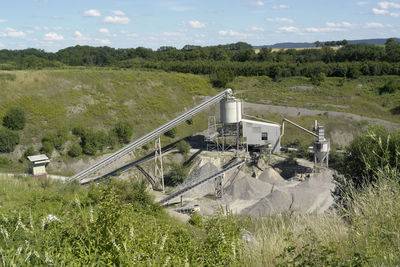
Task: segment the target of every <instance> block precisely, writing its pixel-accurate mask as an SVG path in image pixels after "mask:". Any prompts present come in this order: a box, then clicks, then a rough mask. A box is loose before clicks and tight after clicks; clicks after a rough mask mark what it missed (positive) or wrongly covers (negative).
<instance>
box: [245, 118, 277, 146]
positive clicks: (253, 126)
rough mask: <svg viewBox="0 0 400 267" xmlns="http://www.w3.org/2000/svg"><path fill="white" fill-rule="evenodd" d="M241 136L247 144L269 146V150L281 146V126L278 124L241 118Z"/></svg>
mask: <svg viewBox="0 0 400 267" xmlns="http://www.w3.org/2000/svg"><path fill="white" fill-rule="evenodd" d="M242 127H243V137H245V138H246V143H247V145H248V146H269V144H270V146H271V152H273V153H279V152H280V148H281V143H280V136H281V126H280V125H279V124H274V123H267V122H260V121H252V120H245V119H242Z"/></svg>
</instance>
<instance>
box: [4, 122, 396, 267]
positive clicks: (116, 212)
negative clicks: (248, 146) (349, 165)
mask: <svg viewBox="0 0 400 267" xmlns="http://www.w3.org/2000/svg"><path fill="white" fill-rule="evenodd" d="M385 136H386V133H385V132H382V131H381V129H379V128H378V129H377V128H373V129H370V130H369V131H368V132H367V133H365V134H363V135H362V136H361V137H360V138H359V139H356V140H355V141H354V143H360V142H361V143H363V144H364V145H366V146H367V147H370V146H375V147H376V148H378V149H381V150H382V151H381V152H382V153H380V152H379V151H376V150H374V148H372V151H375V155H376V156H375V157H369V156H367V157H361V158H363V159H362V160H364V161H365V162H364V165H363V166H365V167H366V168H368V166H373V164H375V163H376V161H378V163H379V164H381V165H380V166H377V167H376V168H374V169H373V171H371V172H364V173H365V175H366V177H369V179H366V181H370V182H369V183H363V184H362V185H361V186H359V187H357V188H356V187H354V186H353V185H351V184H350V185H349V186H347V187H342V189H343V190H344V192H345V194H343V197H344V198H345V202H344V203H346V205H345V206H342V205H341V204H340V203H338V205H337V207H336V209H335V210H334V211H332V212H331V213H326V214H322V215H321V214H320V215H318V214H308V215H301V214H295V213H293V214H288V213H282V214H277V215H272V216H269V217H266V218H256V217H244V216H233V215H231V214H229V213H228V214H227V215H222V213H219V214H217V215H215V216H200V215H198V214H194V215H193V216H192V217H191V219H190V221H189V223H188V224H183V223H180V222H177V221H175V220H174V219H172V218H170V217H168V216H167V215H166V214H165V213H164V211H163V209H162V208H161V207H160V206H158V205H157V204H154V202H153V201H152V199H151V197H150V196H149V195H148V193H147V192H146V184H145V183H137V182H132V181H115V180H112V179H110V180H107V181H104V182H103V183H100V184H91V185H90V186H88V187H81V186H79V185H78V184H69V185H65V184H59V183H57V182H54V181H49V180H36V179H31V178H27V177H25V178H21V177H17V178H5V177H1V176H0V204H1V205H0V247H1V249H0V258H1V261H2V263H3V265H29V264H31V265H61V264H64V265H98V264H101V265H139V266H141V265H155V266H159V265H173V266H181V265H185V264H189V265H193V266H396V265H398V264H399V262H400V255H399V253H398V251H399V250H400V242H399V241H400V239H399V236H400V184H399V179H400V176H399V161H395V162H394V165H393V164H392V163H390V161H385V159H386V156H387V155H389V154H390V155H397V156H398V155H399V146H396V147H395V148H394V149H395V153H394V154H392V153H391V152H390V151H391V149H392V148H391V146H390V145H389V146H386V143H385V141H382V142H381V145H379V138H380V139H381V140H384V139H383V138H384V137H385ZM387 140H391V138H389V137H387ZM376 143H378V144H377V145H376ZM353 151H355V150H352V149H351V148H350V150H349V151H348V152H353ZM364 152H366V153H369V151H368V150H365V151H364ZM364 152H363V153H364ZM360 160H361V159H360ZM3 161H4V160H3V159H1V158H0V164H7V163H3ZM360 163H361V162H360ZM361 171H363V170H361Z"/></svg>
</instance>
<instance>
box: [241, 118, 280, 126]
mask: <svg viewBox="0 0 400 267" xmlns="http://www.w3.org/2000/svg"><path fill="white" fill-rule="evenodd" d="M242 122H247V123H254V124H259V125H265V126H272V127H277V128H278V127H281V126H280V125H279V124H278V123H268V122H262V121H252V120H246V119H242Z"/></svg>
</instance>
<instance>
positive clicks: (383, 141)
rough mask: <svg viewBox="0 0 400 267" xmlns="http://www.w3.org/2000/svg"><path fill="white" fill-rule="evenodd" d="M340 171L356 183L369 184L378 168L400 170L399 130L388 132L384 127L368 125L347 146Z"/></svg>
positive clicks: (357, 184)
mask: <svg viewBox="0 0 400 267" xmlns="http://www.w3.org/2000/svg"><path fill="white" fill-rule="evenodd" d="M346 150H347V154H346V156H345V157H344V160H343V165H344V166H343V168H341V169H342V172H343V173H344V174H346V176H348V177H349V178H350V181H351V182H352V183H353V184H354V185H356V186H358V187H359V186H361V185H363V184H370V183H372V182H376V181H371V180H370V179H372V178H376V176H374V175H373V174H374V173H375V172H376V170H378V169H382V168H384V167H390V168H391V169H396V168H398V171H400V130H397V131H394V132H392V133H389V131H388V130H387V129H386V128H384V127H377V126H375V127H370V128H369V129H368V130H367V131H366V132H365V133H362V134H361V135H360V137H359V138H356V139H354V140H353V141H352V142H351V143H350V145H349V146H348V148H347V149H346Z"/></svg>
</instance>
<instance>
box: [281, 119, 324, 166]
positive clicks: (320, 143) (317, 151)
mask: <svg viewBox="0 0 400 267" xmlns="http://www.w3.org/2000/svg"><path fill="white" fill-rule="evenodd" d="M285 122H287V123H289V124H291V125H293V126H295V127H297V128H299V129H300V130H303V131H305V132H306V133H308V134H311V135H312V136H314V141H313V146H312V150H313V152H314V166H321V167H328V161H329V151H330V143H329V140H327V139H325V129H324V126H322V125H318V122H317V121H316V120H315V122H314V127H313V132H312V131H309V130H307V129H306V128H304V127H302V126H300V125H298V124H296V123H294V122H292V121H290V120H288V119H286V118H285V119H283V121H282V130H281V137H282V136H283V134H284V133H285Z"/></svg>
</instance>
